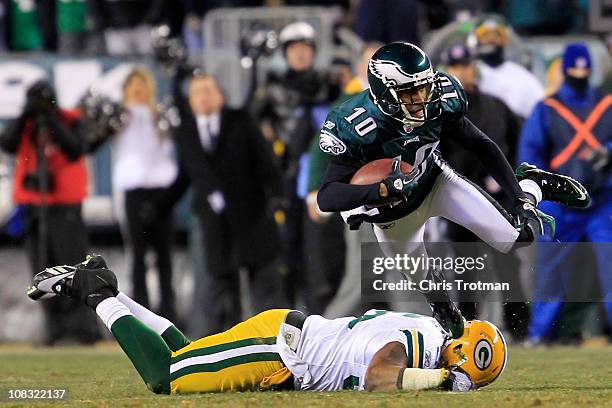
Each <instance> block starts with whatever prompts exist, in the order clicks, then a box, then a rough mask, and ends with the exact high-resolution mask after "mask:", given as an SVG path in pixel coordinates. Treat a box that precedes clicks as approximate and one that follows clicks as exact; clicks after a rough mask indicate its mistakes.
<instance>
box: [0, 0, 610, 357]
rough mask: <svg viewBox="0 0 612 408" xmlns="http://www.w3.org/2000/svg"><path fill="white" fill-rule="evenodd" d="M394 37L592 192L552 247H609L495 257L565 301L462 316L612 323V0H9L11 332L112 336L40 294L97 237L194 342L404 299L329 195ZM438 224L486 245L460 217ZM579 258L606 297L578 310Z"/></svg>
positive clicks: (4, 96)
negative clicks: (333, 140)
mask: <svg viewBox="0 0 612 408" xmlns="http://www.w3.org/2000/svg"><path fill="white" fill-rule="evenodd" d="M391 41H408V42H411V43H415V44H417V45H419V46H421V47H422V48H423V49H424V50H425V51H426V52H428V53H429V55H430V57H431V58H432V60H433V62H434V63H435V64H436V65H437V66H438V68H439V69H441V70H444V71H447V72H449V73H451V74H452V75H454V76H456V77H457V78H458V79H459V80H460V81H461V83H462V84H463V86H464V88H465V90H466V92H467V95H468V98H469V103H470V106H469V111H468V114H467V116H468V117H469V118H470V119H471V120H472V121H473V122H474V123H475V124H476V125H477V126H478V127H480V128H481V129H482V130H483V131H485V133H487V134H488V135H489V137H491V138H492V139H493V140H494V141H495V142H497V143H498V144H499V146H500V148H501V149H502V151H503V152H504V153H505V154H506V155H507V157H508V160H509V161H510V162H511V163H512V164H513V165H516V164H518V163H520V162H522V161H529V162H530V163H533V164H536V165H538V166H539V167H540V168H543V169H548V170H553V171H557V172H561V173H564V174H568V175H571V176H572V177H574V178H576V179H578V180H579V181H581V182H582V183H584V184H585V185H586V186H587V188H588V189H589V191H591V192H592V194H593V205H592V206H591V207H590V208H589V209H587V210H567V209H563V208H560V207H558V206H555V205H551V204H547V205H546V206H544V207H545V208H544V207H542V209H543V210H544V211H545V212H547V213H549V214H551V215H554V216H555V218H556V219H557V235H556V237H555V240H557V241H560V242H568V243H574V242H593V243H599V244H597V245H594V246H593V252H592V256H591V257H589V258H588V259H571V256H572V252H571V248H569V249H567V251H563V250H559V248H558V247H555V249H554V250H548V251H547V250H541V251H539V252H538V253H537V260H536V263H535V267H530V266H526V263H527V262H525V260H524V259H521V256H509V257H504V258H503V259H500V260H499V262H504V263H506V264H507V263H510V264H511V265H513V267H512V268H510V269H512V270H514V271H515V272H516V273H514V274H510V275H508V276H503V277H501V278H502V279H504V280H505V281H511V282H513V285H514V286H516V287H520V288H521V291H522V292H524V294H523V296H522V298H524V299H525V300H528V299H533V298H534V294H539V296H536V297H538V298H539V299H540V298H547V299H552V300H554V301H550V302H528V301H525V302H504V301H503V299H502V300H501V301H499V302H481V304H477V303H474V302H472V301H470V300H468V299H466V300H465V301H462V302H460V304H461V309H462V311H463V313H464V314H465V316H466V317H467V318H474V317H477V316H483V317H487V318H489V319H491V320H494V321H497V322H499V323H500V325H502V326H504V327H505V328H506V331H507V332H508V334H509V337H511V338H512V339H513V340H515V341H517V342H526V343H529V344H540V343H548V342H570V343H578V342H580V341H582V340H583V338H590V337H594V336H608V338H610V337H609V336H610V323H609V322H612V295H611V294H612V270H611V268H610V263H609V262H608V261H607V259H608V255H609V254H610V251H609V249H610V248H611V247H610V245H607V246H606V244H605V243H609V242H610V241H612V226H611V223H612V201H611V198H612V178H611V177H610V161H609V152H610V149H611V148H612V110H611V109H610V104H611V103H612V101H611V100H612V97H611V96H610V86H611V79H612V68H611V67H612V61H611V58H610V52H611V50H612V9H610V7H609V6H606V2H599V1H594V0H591V1H587V0H441V1H435V2H430V1H424V0H338V1H324V0H319V1H314V0H310V1H308V0H210V1H188V0H182V1H181V0H175V1H169V0H152V1H144V0H112V1H111V0H58V1H54V0H38V1H37V0H3V1H1V2H0V50H1V53H0V87H2V92H0V122H1V123H2V131H1V133H0V276H1V277H2V284H0V320H1V321H3V322H4V323H3V324H2V325H0V342H9V341H34V342H37V343H41V344H48V345H52V344H58V343H63V342H72V341H76V342H82V343H93V342H95V341H97V340H99V339H100V338H101V337H100V336H101V334H100V333H101V331H99V330H98V327H97V325H95V324H94V323H92V324H91V325H90V326H85V325H84V323H83V322H85V321H89V322H94V321H95V319H85V318H82V316H83V314H86V313H91V312H90V311H89V310H86V308H84V307H83V308H81V307H79V306H78V305H76V304H74V303H72V302H71V301H69V300H58V299H55V300H53V301H49V302H47V303H45V304H44V305H43V307H40V306H39V305H35V304H33V303H31V302H30V303H28V300H27V298H26V297H25V292H24V290H25V287H26V286H27V284H28V282H29V279H30V277H31V275H32V274H34V273H36V272H38V271H40V270H41V269H43V268H44V267H45V266H48V265H56V264H75V263H77V262H79V261H81V260H82V259H83V258H84V257H85V254H86V253H91V252H97V253H101V254H102V255H104V256H106V257H107V258H108V259H109V260H110V266H111V268H112V269H113V270H115V271H116V272H117V274H118V275H119V277H120V282H121V286H122V290H124V291H125V292H127V293H128V294H130V296H132V297H133V298H134V299H135V300H137V301H138V302H139V303H141V304H143V305H145V306H147V307H151V308H152V309H154V310H155V311H157V312H159V313H160V314H162V315H164V316H165V317H168V318H169V319H171V320H174V321H177V322H178V324H179V325H182V327H186V329H187V332H188V333H189V334H190V335H191V336H194V337H196V336H202V335H205V334H209V333H213V332H217V331H220V330H223V329H225V328H228V327H229V326H231V325H233V324H235V323H237V322H238V321H240V320H242V318H244V317H248V316H250V315H252V314H253V313H256V312H258V311H261V310H263V309H266V308H271V307H291V308H298V309H301V310H304V311H307V312H308V313H317V314H323V315H325V316H326V317H330V318H335V317H340V316H346V315H351V314H361V313H362V312H363V311H365V310H367V308H369V307H373V306H375V307H394V306H395V302H394V301H393V299H390V300H389V303H388V304H386V305H385V304H382V305H381V304H379V303H378V304H370V303H368V302H367V301H366V299H365V298H364V297H363V296H362V295H361V290H360V282H361V269H360V268H361V259H360V244H361V243H362V242H371V241H374V237H373V235H372V232H371V229H369V228H368V227H367V226H366V225H364V226H362V227H361V229H360V230H359V231H358V232H353V231H351V232H349V231H348V228H347V227H346V226H345V225H344V223H343V221H342V218H341V217H340V215H339V214H331V213H323V212H321V211H320V210H319V208H318V207H317V204H316V193H317V189H318V186H319V184H320V181H321V179H322V177H323V174H324V172H325V168H326V165H327V160H328V159H327V157H326V156H325V155H324V154H323V153H322V152H321V151H320V150H319V147H318V131H319V129H320V127H321V126H322V124H323V122H324V121H325V117H326V115H327V113H328V111H329V110H330V109H331V108H333V106H334V105H336V104H339V103H341V102H342V101H344V100H346V99H348V98H349V97H350V96H351V95H354V94H356V93H358V92H361V91H363V90H365V89H367V62H368V60H369V58H370V56H371V55H372V54H373V53H374V51H375V50H376V49H377V48H378V47H380V46H381V45H382V44H384V43H387V42H391ZM440 149H441V150H442V152H443V154H445V157H446V158H447V160H448V161H449V162H450V163H451V164H452V165H453V166H454V167H455V168H456V169H457V170H458V171H459V172H460V173H462V174H464V175H465V176H466V177H468V178H469V179H470V180H472V181H473V182H475V183H477V184H478V185H479V186H480V187H481V188H483V189H484V190H485V191H487V192H488V193H489V194H491V195H492V196H493V197H495V198H497V199H498V200H499V201H500V203H501V204H502V205H504V204H507V203H508V200H507V197H505V196H504V195H503V193H502V192H501V191H500V187H499V186H498V185H497V183H496V182H495V181H494V180H493V179H492V178H491V177H489V176H488V175H487V172H486V169H484V168H481V167H479V165H477V164H476V163H475V162H474V160H473V158H472V157H471V156H470V155H469V154H467V153H463V152H462V151H461V149H460V148H455V147H453V146H452V141H449V142H448V143H442V145H441V146H440ZM428 235H429V236H430V237H431V238H430V240H432V241H458V242H475V241H477V238H476V237H475V236H473V235H472V234H471V233H469V232H468V231H467V230H464V229H463V228H461V227H459V226H457V225H453V224H452V223H450V222H447V221H443V220H434V221H433V222H430V223H429V225H428ZM541 240H542V241H546V240H550V238H547V237H542V238H541ZM563 248H567V247H563ZM457 255H461V254H459V253H458V254H457ZM588 271H591V272H592V273H591V274H590V275H589V274H588V273H587V272H588ZM576 272H578V273H580V274H581V278H582V279H587V276H588V282H592V283H591V284H590V286H592V288H590V290H593V291H596V292H598V293H603V297H602V296H599V297H598V298H604V297H605V296H607V300H608V301H609V302H608V303H605V302H596V303H584V302H580V303H574V302H566V303H564V302H563V300H565V299H566V298H565V295H566V293H564V291H565V289H566V287H567V282H570V281H571V280H572V279H574V278H573V277H572V276H573V274H575V273H576ZM561 282H563V284H562V283H561ZM411 300H414V302H415V304H412V305H408V306H407V307H408V308H410V309H411V311H423V312H426V310H427V309H426V304H425V303H424V300H422V299H411ZM416 303H420V304H416ZM397 307H404V308H405V307H406V305H404V306H397ZM25 316H28V319H24V317H25Z"/></svg>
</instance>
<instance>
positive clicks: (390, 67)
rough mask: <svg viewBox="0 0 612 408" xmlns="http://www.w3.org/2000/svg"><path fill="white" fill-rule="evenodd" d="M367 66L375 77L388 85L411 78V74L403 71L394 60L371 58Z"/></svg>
mask: <svg viewBox="0 0 612 408" xmlns="http://www.w3.org/2000/svg"><path fill="white" fill-rule="evenodd" d="M368 68H369V69H370V72H371V73H372V74H373V75H374V76H375V77H377V78H379V79H381V80H382V81H383V82H385V83H388V84H389V85H397V84H403V83H405V82H407V81H408V80H409V79H412V75H410V74H407V73H406V72H404V70H402V67H401V66H400V65H399V64H398V63H397V62H395V61H388V60H375V59H371V60H370V63H369V64H368Z"/></svg>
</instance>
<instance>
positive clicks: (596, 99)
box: [519, 43, 612, 343]
mask: <svg viewBox="0 0 612 408" xmlns="http://www.w3.org/2000/svg"><path fill="white" fill-rule="evenodd" d="M562 61H563V62H562V67H563V73H564V75H565V81H564V83H563V85H562V86H561V89H560V90H559V92H557V93H556V94H554V95H552V96H551V97H549V98H546V99H545V100H544V101H542V102H540V103H538V104H537V105H536V107H535V109H534V111H533V114H532V115H531V116H530V118H529V120H527V122H526V123H525V126H524V127H523V131H522V133H521V138H520V146H519V159H520V160H521V161H528V162H529V163H532V164H535V165H536V166H538V167H539V168H541V169H546V170H551V171H555V172H559V173H562V174H567V175H569V176H571V177H573V178H575V179H576V180H578V181H579V182H581V183H582V184H583V185H584V186H585V187H586V188H587V190H588V191H589V192H590V194H591V206H590V207H589V208H586V209H568V208H562V206H560V205H559V204H556V203H552V202H543V203H541V205H540V209H541V210H542V211H544V212H546V213H547V214H550V215H552V216H554V217H555V219H556V221H557V233H556V236H555V237H554V240H558V241H561V242H580V241H589V242H610V241H611V240H612V218H611V217H610V214H612V177H611V174H610V149H611V148H612V132H611V131H610V129H612V109H611V105H612V95H610V94H602V93H599V92H597V91H596V90H595V89H593V87H592V86H591V85H590V82H589V77H590V75H591V72H592V62H591V55H590V53H589V51H588V49H587V47H586V46H585V45H584V44H581V43H574V44H569V45H568V46H567V47H566V48H565V51H564V53H563V60H562ZM551 240H552V238H550V237H548V236H542V237H541V238H540V241H542V242H549V241H551ZM574 250H575V246H574V245H550V244H549V245H546V244H544V245H541V246H540V247H539V251H538V257H537V269H536V287H535V294H534V297H535V299H536V301H535V302H534V303H533V309H532V315H533V318H532V319H531V324H530V327H529V337H530V339H531V341H532V342H534V343H539V342H543V341H547V340H550V339H551V337H552V335H553V327H554V323H555V321H556V319H557V318H558V315H559V310H560V309H561V306H562V301H563V300H564V298H565V296H566V295H567V293H564V291H565V288H566V284H567V282H568V280H569V278H570V274H571V272H572V270H574V268H573V262H576V261H578V262H584V260H576V259H573V258H572V254H573V251H574ZM594 250H595V253H596V260H597V266H598V268H597V269H598V273H599V280H600V285H601V289H602V293H603V294H604V295H603V299H604V300H605V301H606V302H607V303H605V308H606V310H607V314H608V321H609V322H610V323H612V299H610V294H611V293H612V276H611V275H610V274H609V273H608V272H609V270H610V267H609V265H610V261H609V259H608V257H609V253H608V251H606V250H605V249H604V248H601V247H598V246H596V245H595V246H594Z"/></svg>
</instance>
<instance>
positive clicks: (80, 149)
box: [44, 115, 85, 160]
mask: <svg viewBox="0 0 612 408" xmlns="http://www.w3.org/2000/svg"><path fill="white" fill-rule="evenodd" d="M44 125H45V126H47V127H48V129H49V132H50V134H51V138H52V139H53V141H54V142H55V143H56V144H57V145H58V146H59V148H60V149H61V150H62V152H64V154H65V155H66V156H68V158H69V159H70V160H77V159H78V158H79V157H81V155H83V153H84V152H85V135H84V131H85V130H84V128H83V123H82V122H81V121H80V120H75V121H74V122H73V123H72V125H71V128H70V129H67V128H66V126H64V124H63V123H61V122H60V120H59V117H58V116H56V115H52V116H49V117H48V118H46V119H45V120H44Z"/></svg>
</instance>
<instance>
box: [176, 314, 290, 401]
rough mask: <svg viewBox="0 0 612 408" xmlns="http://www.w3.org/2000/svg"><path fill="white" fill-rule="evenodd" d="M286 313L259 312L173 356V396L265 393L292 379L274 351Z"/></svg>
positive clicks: (190, 345) (195, 342)
mask: <svg viewBox="0 0 612 408" xmlns="http://www.w3.org/2000/svg"><path fill="white" fill-rule="evenodd" d="M290 311H291V310H289V309H273V310H267V311H265V312H262V313H260V314H258V315H256V316H253V317H252V318H250V319H248V320H245V321H244V322H242V323H239V324H237V325H236V326H234V327H232V328H231V329H229V330H227V331H225V332H222V333H219V334H214V335H212V336H207V337H204V338H201V339H199V340H196V341H194V342H192V343H190V344H189V345H187V346H185V347H183V348H182V349H180V350H178V351H176V352H174V353H172V357H171V360H170V389H171V393H172V394H176V393H189V392H224V391H249V390H258V389H267V388H270V387H271V386H273V385H278V384H282V383H283V382H285V381H286V380H288V379H289V378H290V377H291V372H290V371H289V370H288V369H287V368H286V367H285V365H284V364H283V362H282V360H281V358H280V355H279V354H278V349H277V347H276V336H277V335H278V332H279V330H280V325H281V323H282V322H283V321H284V320H285V317H286V316H287V313H289V312H290Z"/></svg>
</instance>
